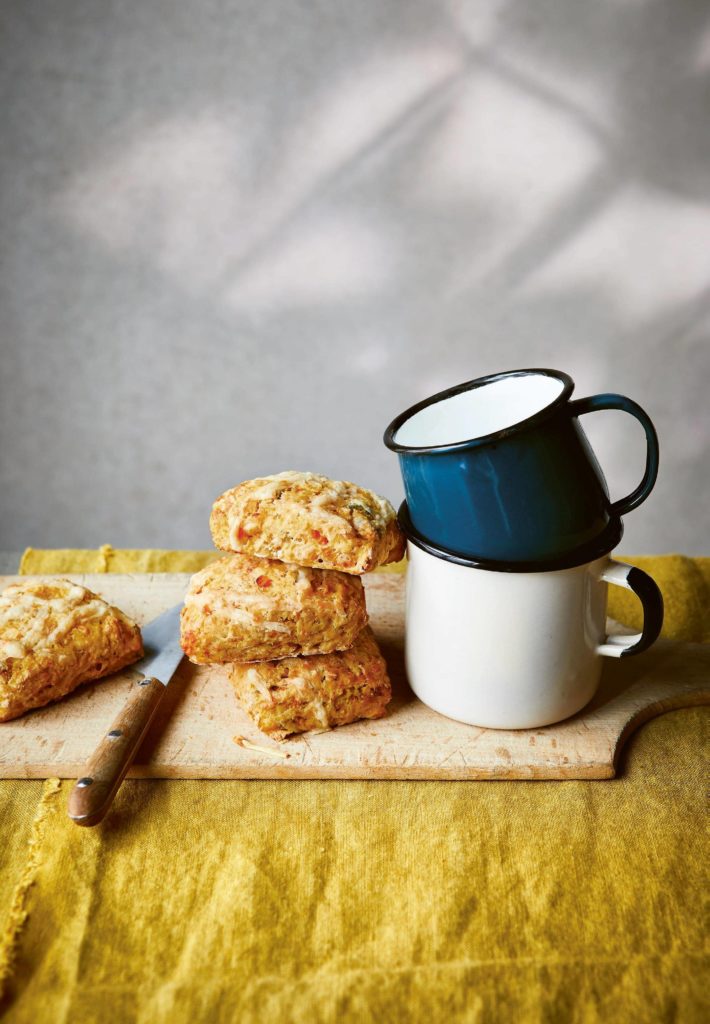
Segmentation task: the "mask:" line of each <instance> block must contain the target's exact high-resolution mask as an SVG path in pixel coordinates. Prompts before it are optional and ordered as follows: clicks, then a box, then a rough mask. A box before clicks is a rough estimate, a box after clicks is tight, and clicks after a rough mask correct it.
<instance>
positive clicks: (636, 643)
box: [597, 558, 663, 658]
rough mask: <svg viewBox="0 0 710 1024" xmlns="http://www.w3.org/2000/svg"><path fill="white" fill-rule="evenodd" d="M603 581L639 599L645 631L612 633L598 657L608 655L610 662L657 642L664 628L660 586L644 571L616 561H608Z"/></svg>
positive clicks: (599, 647)
mask: <svg viewBox="0 0 710 1024" xmlns="http://www.w3.org/2000/svg"><path fill="white" fill-rule="evenodd" d="M601 578H602V579H603V580H605V581H606V582H607V583H615V584H616V585H617V586H619V587H625V588H626V589H627V590H632V591H633V592H634V593H635V594H636V595H637V597H639V598H640V600H641V604H642V605H643V630H642V631H641V632H640V633H635V634H632V635H631V636H624V635H623V633H612V634H611V635H610V636H608V637H606V639H605V640H604V643H603V644H600V645H599V646H598V647H597V654H605V655H607V657H609V658H626V657H628V656H629V655H631V654H640V653H641V651H645V650H646V649H647V648H648V647H650V646H651V644H652V643H653V642H654V641H655V640H657V639H658V635H659V633H660V632H661V626H662V625H663V596H662V594H661V591H660V590H659V589H658V584H657V583H656V582H655V580H652V579H651V577H650V576H648V575H647V574H646V573H645V572H643V571H642V570H641V569H637V568H636V567H635V566H633V565H627V564H626V563H625V562H617V561H615V560H614V559H613V558H610V559H609V560H608V562H607V564H606V565H605V567H604V571H603V572H602V574H601Z"/></svg>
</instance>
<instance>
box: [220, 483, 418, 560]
mask: <svg viewBox="0 0 710 1024" xmlns="http://www.w3.org/2000/svg"><path fill="white" fill-rule="evenodd" d="M210 529H211V531H212V539H213V541H214V543H215V546H216V547H218V548H221V549H222V550H223V551H241V552H246V553H247V554H251V555H258V556H260V557H262V558H280V559H281V561H283V562H294V563H296V564H298V565H307V566H311V567H312V568H317V569H338V570H340V571H341V572H348V573H353V574H355V575H360V574H361V573H364V572H370V571H371V570H372V569H376V568H377V567H378V566H379V565H385V564H386V563H387V562H398V561H399V560H400V559H401V558H403V557H404V550H405V538H404V535H403V534H402V531H401V530H400V528H399V524H398V523H397V514H396V513H395V510H394V509H393V508H392V506H391V505H390V503H389V502H388V501H387V500H386V499H385V498H380V497H378V495H376V494H373V493H372V491H367V490H365V488H364V487H358V486H357V484H351V483H347V482H346V481H344V480H330V479H328V477H326V476H317V475H316V474H315V473H294V472H288V473H279V474H277V475H276V476H267V477H260V478H259V479H257V480H246V481H245V482H244V483H241V484H239V485H238V486H237V487H233V488H232V489H231V490H229V491H225V493H224V494H223V495H222V496H221V497H220V498H218V499H217V501H216V502H215V503H214V505H213V506H212V515H211V517H210Z"/></svg>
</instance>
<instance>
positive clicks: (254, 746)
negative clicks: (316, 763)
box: [232, 736, 291, 757]
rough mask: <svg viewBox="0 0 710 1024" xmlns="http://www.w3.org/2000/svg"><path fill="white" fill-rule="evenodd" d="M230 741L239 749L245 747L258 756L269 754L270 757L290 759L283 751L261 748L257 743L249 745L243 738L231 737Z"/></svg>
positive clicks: (274, 748)
mask: <svg viewBox="0 0 710 1024" xmlns="http://www.w3.org/2000/svg"><path fill="white" fill-rule="evenodd" d="M232 739H233V740H234V742H235V743H236V744H237V746H239V747H245V748H246V749H247V750H256V751H258V752H259V753H260V754H271V756H272V757H290V756H291V755H290V754H289V753H287V752H286V751H285V750H278V749H277V748H276V747H261V746H259V744H258V743H251V742H250V741H249V740H248V739H245V737H244V736H233V737H232Z"/></svg>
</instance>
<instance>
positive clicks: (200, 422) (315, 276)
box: [0, 0, 710, 553]
mask: <svg viewBox="0 0 710 1024" xmlns="http://www.w3.org/2000/svg"><path fill="white" fill-rule="evenodd" d="M0 67H1V76H2V82H1V84H2V90H3V93H2V94H3V101H2V104H1V105H0V121H1V122H2V124H1V126H0V128H1V132H2V136H1V137H2V145H1V147H0V173H1V175H2V190H1V193H0V203H1V210H0V214H1V225H2V240H1V247H2V254H1V258H2V268H1V275H0V287H1V289H2V291H1V294H0V345H1V347H2V357H1V362H0V373H1V384H0V460H1V461H0V495H1V502H2V508H1V513H2V518H1V535H0V547H4V548H17V547H22V546H24V545H26V544H29V545H35V546H65V545H87V546H88V545H95V544H99V543H102V542H105V541H109V542H111V543H113V544H115V545H117V546H143V545H156V546H164V547H170V546H185V547H193V546H207V545H209V534H208V529H207V520H208V515H209V508H210V504H211V501H212V500H213V498H214V497H215V496H216V495H217V494H219V493H220V492H221V491H222V490H223V489H224V488H225V487H227V486H229V485H231V484H233V483H235V482H237V481H238V480H240V479H243V478H246V477H249V476H254V475H258V474H264V473H271V472H276V471H279V470H281V469H285V468H312V469H314V470H317V471H321V472H324V473H327V474H330V475H334V476H340V477H345V478H350V479H355V480H357V481H359V482H362V483H364V484H366V485H369V486H372V487H374V488H376V489H378V490H380V491H381V492H383V493H385V494H387V495H389V496H390V497H391V498H392V499H393V500H395V501H397V500H399V498H400V496H401V493H402V492H401V484H400V479H399V474H398V469H397V464H396V459H395V458H394V456H393V455H391V454H390V453H389V452H388V451H386V449H385V448H384V447H383V445H382V443H381V435H382V432H383V429H384V427H385V426H386V425H387V423H388V422H389V420H390V419H391V418H392V417H393V416H394V415H395V414H396V413H397V412H398V411H400V410H401V409H402V408H404V407H405V406H407V405H409V404H411V403H412V402H414V401H416V400H418V399H420V398H422V397H424V396H426V395H427V394H430V393H431V392H433V391H434V390H438V389H440V388H442V387H445V386H447V385H450V384H454V383H457V382H459V381H462V380H466V379H468V378H470V377H474V376H478V375H480V374H483V373H488V372H492V371H495V370H499V369H507V368H513V367H517V366H530V365H543V366H546V365H547V366H553V367H559V368H561V369H566V370H567V371H568V372H570V373H571V374H572V375H573V376H574V378H575V380H576V382H577V394H578V395H585V394H590V393H593V392H597V391H611V390H618V391H621V392H624V393H626V394H628V395H630V396H631V397H633V398H635V399H636V400H637V401H639V402H640V403H641V404H642V405H644V406H645V407H646V408H647V410H648V411H649V413H650V414H651V416H652V417H653V419H654V420H655V422H656V424H657V427H658V431H659V434H660V437H661V444H662V463H661V474H660V477H659V482H658V485H657V488H656V490H655V492H654V493H653V494H652V496H651V498H650V499H649V500H648V502H647V503H646V504H645V505H644V506H642V507H641V508H640V509H638V510H637V511H636V512H634V513H632V514H631V515H630V516H629V518H628V520H627V530H626V537H625V540H624V545H623V547H624V549H625V550H627V551H637V552H641V551H666V550H672V549H676V550H677V549H680V550H684V551H686V552H690V553H702V552H706V553H707V552H708V550H709V548H710V544H709V537H708V522H709V518H710V516H709V514H708V508H709V507H710V472H708V455H707V452H708V439H709V437H710V423H709V419H708V396H707V391H708V384H709V383H710V344H709V333H710V330H709V322H710V321H709V315H708V313H709V309H710V130H709V128H708V125H709V124H710V117H709V114H710V97H709V89H708V83H709V81H710V9H709V8H708V5H707V3H705V2H704V0H697V2H692V0H613V2H612V0H595V2H594V3H589V2H586V0H579V2H569V0H538V2H536V3H530V2H528V0H499V2H476V3H463V2H457V0H450V2H440V3H435V2H424V0H399V2H398V0H360V2H352V0H347V2H346V0H289V2H287V0H258V2H257V0H254V2H251V3H250V2H244V0H242V2H240V0H200V2H199V3H188V2H185V0H182V2H180V0H140V2H139V0H127V2H123V3H118V2H115V3H114V2H108V0H85V2H81V0H61V2H56V3H47V2H37V0H22V2H20V0H16V2H7V0H5V2H0ZM587 423H588V424H589V433H590V436H591V437H592V439H593V441H594V444H595V445H596V448H597V451H598V453H599V457H600V460H601V462H602V464H603V466H604V467H605V470H606V473H607V478H608V480H609V484H610V488H611V490H612V493H613V495H614V496H618V495H620V494H621V493H622V492H623V491H625V490H629V489H631V487H633V486H634V485H635V483H636V482H637V479H638V478H639V477H640V475H641V469H642V466H641V463H642V460H643V442H642V434H641V430H640V428H638V427H637V426H636V425H635V423H634V422H633V421H632V420H630V419H628V418H625V417H624V416H623V414H620V413H605V414H598V415H597V416H596V417H591V418H588V420H587V421H585V426H586V425H587Z"/></svg>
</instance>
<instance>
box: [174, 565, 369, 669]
mask: <svg viewBox="0 0 710 1024" xmlns="http://www.w3.org/2000/svg"><path fill="white" fill-rule="evenodd" d="M366 623H367V610H366V608H365V591H364V588H363V585H362V581H361V580H359V579H357V578H356V577H353V576H346V575H345V573H342V572H332V571H330V570H328V569H307V568H302V567H301V566H298V565H286V564H284V563H283V562H277V561H275V560H273V559H267V558H255V557H253V556H252V555H227V556H225V557H224V558H220V559H218V560H217V561H216V562H212V564H211V565H208V566H207V567H206V568H205V569H202V570H200V572H198V573H196V574H195V575H194V576H193V577H192V579H191V580H190V586H189V588H188V591H187V594H186V596H185V607H184V608H183V610H182V615H181V618H180V642H181V643H182V649H183V650H184V652H185V654H187V656H188V658H189V659H190V661H193V662H194V663H195V664H196V665H211V664H214V663H223V662H230V661H263V660H265V659H269V660H272V659H274V658H290V657H293V655H295V654H324V653H327V652H329V651H341V650H344V649H345V648H346V647H350V646H351V644H352V643H353V642H354V641H355V637H356V636H357V635H358V633H359V632H360V630H361V629H363V628H364V626H365V625H366Z"/></svg>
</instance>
